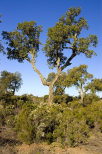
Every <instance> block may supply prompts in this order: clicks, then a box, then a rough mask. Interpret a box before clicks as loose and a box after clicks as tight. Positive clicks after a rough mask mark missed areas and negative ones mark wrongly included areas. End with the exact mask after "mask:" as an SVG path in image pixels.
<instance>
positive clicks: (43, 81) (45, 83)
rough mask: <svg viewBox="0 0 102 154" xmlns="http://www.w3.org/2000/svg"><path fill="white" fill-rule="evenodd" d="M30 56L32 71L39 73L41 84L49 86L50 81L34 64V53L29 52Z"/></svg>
mask: <svg viewBox="0 0 102 154" xmlns="http://www.w3.org/2000/svg"><path fill="white" fill-rule="evenodd" d="M31 56H32V59H31V60H30V63H31V64H32V67H33V69H34V71H35V72H36V73H37V74H38V75H39V77H40V79H41V82H42V84H43V85H45V86H49V85H50V82H48V81H47V80H46V78H44V76H43V75H42V74H41V72H40V71H39V70H38V69H37V68H36V66H35V57H34V55H33V54H31Z"/></svg>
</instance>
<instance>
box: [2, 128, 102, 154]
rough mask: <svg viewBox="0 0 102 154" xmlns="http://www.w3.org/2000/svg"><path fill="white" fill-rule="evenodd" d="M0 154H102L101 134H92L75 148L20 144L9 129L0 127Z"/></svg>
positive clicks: (44, 144)
mask: <svg viewBox="0 0 102 154" xmlns="http://www.w3.org/2000/svg"><path fill="white" fill-rule="evenodd" d="M0 154H102V134H97V133H95V135H93V136H92V137H91V138H90V139H89V142H88V143H87V144H86V145H83V146H79V147H75V148H68V147H65V148H61V147H59V146H52V145H50V146H49V145H47V144H46V143H43V144H31V145H26V144H21V143H20V142H19V141H17V139H16V135H15V133H14V132H12V131H11V130H10V129H7V128H2V129H0Z"/></svg>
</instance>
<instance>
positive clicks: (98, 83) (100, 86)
mask: <svg viewBox="0 0 102 154" xmlns="http://www.w3.org/2000/svg"><path fill="white" fill-rule="evenodd" d="M86 90H90V91H91V92H92V93H96V92H99V91H102V79H93V80H92V82H91V83H89V84H88V85H87V86H86Z"/></svg>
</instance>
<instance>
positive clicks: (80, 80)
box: [66, 65, 93, 103]
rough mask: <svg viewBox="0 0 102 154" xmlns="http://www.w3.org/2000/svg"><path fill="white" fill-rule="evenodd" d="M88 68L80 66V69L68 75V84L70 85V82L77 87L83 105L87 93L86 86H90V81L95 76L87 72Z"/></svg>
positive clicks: (75, 69) (76, 68)
mask: <svg viewBox="0 0 102 154" xmlns="http://www.w3.org/2000/svg"><path fill="white" fill-rule="evenodd" d="M87 67H88V66H87V65H80V66H79V67H74V68H72V69H70V70H69V71H68V75H67V81H66V83H67V82H68V85H69V82H70V83H71V85H74V86H76V87H77V89H78V91H79V94H80V97H81V103H83V100H84V96H85V93H86V91H87V90H86V85H87V84H88V81H89V80H91V79H92V78H93V75H92V74H90V73H88V72H87ZM66 85H67V84H66Z"/></svg>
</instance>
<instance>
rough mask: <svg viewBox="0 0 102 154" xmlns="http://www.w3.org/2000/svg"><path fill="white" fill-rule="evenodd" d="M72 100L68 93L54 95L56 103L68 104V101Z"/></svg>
mask: <svg viewBox="0 0 102 154" xmlns="http://www.w3.org/2000/svg"><path fill="white" fill-rule="evenodd" d="M72 100H73V98H72V97H71V96H68V95H65V94H64V95H56V96H54V103H57V104H64V103H65V104H68V102H71V101H72Z"/></svg>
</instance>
